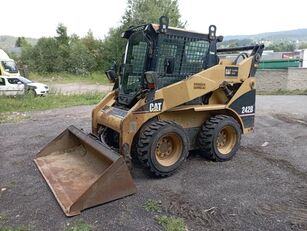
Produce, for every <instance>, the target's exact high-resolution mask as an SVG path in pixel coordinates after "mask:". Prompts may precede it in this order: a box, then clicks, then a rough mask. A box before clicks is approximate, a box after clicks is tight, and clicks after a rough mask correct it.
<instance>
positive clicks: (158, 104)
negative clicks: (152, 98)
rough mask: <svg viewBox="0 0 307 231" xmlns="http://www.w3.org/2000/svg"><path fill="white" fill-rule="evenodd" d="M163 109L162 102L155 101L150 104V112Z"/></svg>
mask: <svg viewBox="0 0 307 231" xmlns="http://www.w3.org/2000/svg"><path fill="white" fill-rule="evenodd" d="M159 111H162V102H153V103H150V104H149V112H159Z"/></svg>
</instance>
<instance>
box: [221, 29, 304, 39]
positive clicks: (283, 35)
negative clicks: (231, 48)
mask: <svg viewBox="0 0 307 231" xmlns="http://www.w3.org/2000/svg"><path fill="white" fill-rule="evenodd" d="M242 39H251V40H257V41H259V40H266V41H268V40H269V41H273V42H281V41H296V40H299V41H307V29H296V30H288V31H277V32H265V33H260V34H253V35H229V36H225V38H224V40H225V41H227V40H242Z"/></svg>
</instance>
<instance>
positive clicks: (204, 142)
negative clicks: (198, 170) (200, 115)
mask: <svg viewBox="0 0 307 231" xmlns="http://www.w3.org/2000/svg"><path fill="white" fill-rule="evenodd" d="M227 126H230V127H232V128H233V129H234V131H235V134H236V141H235V144H234V146H233V148H232V149H231V151H230V152H229V153H227V154H225V153H224V154H222V153H221V152H220V151H219V150H218V147H217V139H218V135H219V133H220V131H221V130H222V129H223V128H225V127H227ZM240 140H241V127H240V125H239V123H238V122H237V121H236V120H235V119H234V118H232V117H230V116H226V115H217V116H213V117H211V118H210V119H209V120H207V121H206V123H205V124H204V125H203V126H202V127H201V130H200V132H199V135H198V144H199V147H200V151H201V154H202V155H203V156H205V157H206V158H208V159H211V160H214V161H227V160H230V159H231V158H233V157H234V156H235V154H236V153H237V151H238V149H239V147H240Z"/></svg>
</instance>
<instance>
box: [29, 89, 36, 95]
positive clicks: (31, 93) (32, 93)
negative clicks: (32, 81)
mask: <svg viewBox="0 0 307 231" xmlns="http://www.w3.org/2000/svg"><path fill="white" fill-rule="evenodd" d="M27 94H28V95H30V96H31V97H36V96H37V95H36V92H35V90H33V89H31V90H28V91H27Z"/></svg>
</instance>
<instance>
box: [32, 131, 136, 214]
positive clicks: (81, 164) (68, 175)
mask: <svg viewBox="0 0 307 231" xmlns="http://www.w3.org/2000/svg"><path fill="white" fill-rule="evenodd" d="M34 162H35V163H36V165H37V167H38V169H39V170H40V172H41V174H42V175H43V177H44V178H45V180H46V181H47V183H48V185H49V187H50V189H51V190H52V192H53V194H54V195H55V197H56V199H57V201H58V202H59V204H60V206H61V207H62V209H63V211H64V213H65V214H66V215H67V216H74V215H77V214H80V212H81V210H83V209H86V208H89V207H93V206H95V205H98V204H103V203H106V202H109V201H113V200H116V199H119V198H121V197H125V196H128V195H131V194H133V193H135V192H136V187H135V185H134V182H133V180H132V177H131V175H130V172H129V170H128V167H127V165H126V164H125V161H124V159H123V157H122V156H121V155H119V154H117V153H116V152H114V151H113V150H112V149H111V148H109V147H107V146H106V145H104V144H102V143H100V142H98V141H97V140H95V139H93V138H91V137H90V136H88V135H86V134H84V133H83V132H82V131H80V130H78V129H77V128H76V127H74V126H70V127H68V128H67V129H66V130H65V131H64V132H63V133H61V134H60V135H59V136H58V137H56V138H55V139H54V140H53V141H51V142H50V143H49V144H48V145H47V146H46V147H44V148H43V149H42V150H41V151H40V152H39V153H38V154H37V156H36V157H35V159H34Z"/></svg>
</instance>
